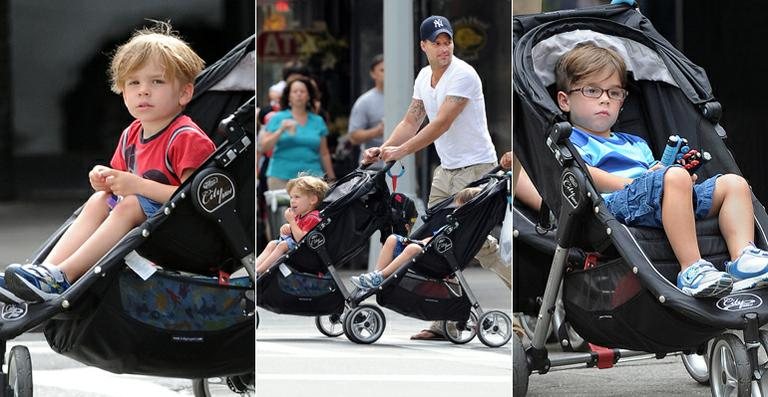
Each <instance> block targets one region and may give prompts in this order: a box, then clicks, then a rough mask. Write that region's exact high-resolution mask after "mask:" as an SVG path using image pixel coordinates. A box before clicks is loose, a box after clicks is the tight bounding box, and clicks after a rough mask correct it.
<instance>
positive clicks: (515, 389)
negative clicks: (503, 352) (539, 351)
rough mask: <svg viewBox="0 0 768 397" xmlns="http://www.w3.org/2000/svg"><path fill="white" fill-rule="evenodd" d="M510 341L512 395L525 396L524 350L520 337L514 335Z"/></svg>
mask: <svg viewBox="0 0 768 397" xmlns="http://www.w3.org/2000/svg"><path fill="white" fill-rule="evenodd" d="M513 339H514V340H513V341H512V369H513V370H514V373H513V374H512V376H513V377H512V395H514V396H525V394H526V393H528V377H529V376H530V375H531V371H529V370H528V359H527V358H526V356H525V348H524V347H523V342H522V341H521V340H520V337H519V336H517V335H515V336H514V338H513Z"/></svg>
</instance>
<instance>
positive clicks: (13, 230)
mask: <svg viewBox="0 0 768 397" xmlns="http://www.w3.org/2000/svg"><path fill="white" fill-rule="evenodd" d="M82 202H83V200H76V199H66V200H39V201H11V202H0V269H5V267H6V266H7V265H8V264H10V263H18V262H22V261H24V260H25V259H26V258H27V257H28V256H30V255H32V254H33V253H34V252H35V250H37V248H38V247H40V245H42V244H43V242H44V241H45V240H46V239H47V238H48V237H49V236H50V235H51V234H52V233H53V232H54V231H56V229H58V227H59V226H61V224H62V223H64V221H65V220H67V218H69V216H70V215H71V214H72V213H73V212H74V211H75V210H76V209H77V208H78V207H79V206H80V205H81V204H82Z"/></svg>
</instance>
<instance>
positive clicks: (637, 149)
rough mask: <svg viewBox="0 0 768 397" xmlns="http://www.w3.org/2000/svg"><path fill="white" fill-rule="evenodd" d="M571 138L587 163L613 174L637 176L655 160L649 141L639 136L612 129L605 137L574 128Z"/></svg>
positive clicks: (633, 177) (627, 176)
mask: <svg viewBox="0 0 768 397" xmlns="http://www.w3.org/2000/svg"><path fill="white" fill-rule="evenodd" d="M570 139H571V142H573V144H574V146H576V150H577V151H578V152H579V155H581V157H582V158H583V159H584V162H585V163H587V165H590V166H592V167H596V168H600V169H601V170H603V171H606V172H609V173H611V174H613V175H618V176H622V177H625V178H631V179H635V178H637V177H638V176H640V175H642V174H643V173H645V172H647V171H648V169H649V168H650V166H651V164H652V163H654V162H655V159H654V158H653V153H652V152H651V148H650V147H649V146H648V143H647V142H645V140H644V139H643V138H640V137H639V136H637V135H632V134H627V133H623V132H612V133H611V136H610V137H608V138H603V137H601V136H597V135H592V134H589V133H586V132H584V131H581V130H579V129H578V128H573V131H572V132H571V138H570ZM610 194H611V193H604V194H603V197H607V196H608V195H610Z"/></svg>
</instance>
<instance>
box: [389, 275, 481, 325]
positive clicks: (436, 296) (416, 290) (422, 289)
mask: <svg viewBox="0 0 768 397" xmlns="http://www.w3.org/2000/svg"><path fill="white" fill-rule="evenodd" d="M398 280H399V281H398V282H395V283H392V284H389V285H387V286H386V287H385V288H384V289H383V290H382V291H381V292H379V293H378V294H377V295H376V302H377V303H378V304H379V305H381V306H384V307H387V308H389V309H392V310H394V311H396V312H398V313H400V314H403V315H405V316H408V317H413V318H418V319H422V320H453V321H464V320H467V319H468V318H469V310H470V307H471V306H472V305H471V303H470V302H469V299H468V298H467V295H466V294H465V293H464V291H463V290H462V289H461V286H460V285H459V284H458V283H456V282H454V281H446V280H437V279H431V278H426V277H421V276H418V275H416V274H413V273H411V272H407V273H405V274H404V275H403V277H400V278H399V279H398Z"/></svg>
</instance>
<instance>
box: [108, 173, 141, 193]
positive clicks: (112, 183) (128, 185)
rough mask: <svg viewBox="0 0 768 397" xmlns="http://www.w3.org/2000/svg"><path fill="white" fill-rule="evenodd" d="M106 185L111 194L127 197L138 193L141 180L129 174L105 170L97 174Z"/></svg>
mask: <svg viewBox="0 0 768 397" xmlns="http://www.w3.org/2000/svg"><path fill="white" fill-rule="evenodd" d="M99 175H101V176H102V177H103V178H104V179H105V181H106V185H107V187H108V188H109V190H111V191H112V193H114V194H117V195H119V196H128V195H131V194H137V193H138V192H139V185H140V184H141V180H142V178H140V177H138V176H136V175H133V174H131V173H130V172H124V171H118V170H113V169H110V168H107V169H106V170H102V171H100V172H99Z"/></svg>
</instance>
